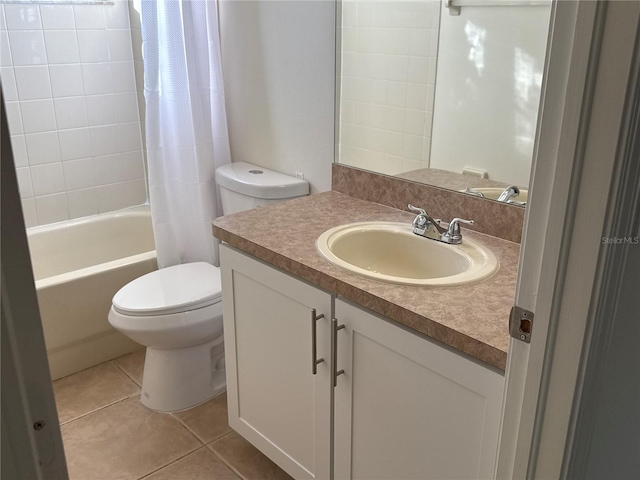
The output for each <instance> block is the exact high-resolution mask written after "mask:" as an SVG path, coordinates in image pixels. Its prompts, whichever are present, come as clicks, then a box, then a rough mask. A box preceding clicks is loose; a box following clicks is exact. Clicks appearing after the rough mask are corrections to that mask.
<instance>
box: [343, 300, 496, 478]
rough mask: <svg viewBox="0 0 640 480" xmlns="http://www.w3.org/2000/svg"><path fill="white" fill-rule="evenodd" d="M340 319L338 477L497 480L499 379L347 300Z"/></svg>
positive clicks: (433, 342) (466, 359) (446, 349)
mask: <svg viewBox="0 0 640 480" xmlns="http://www.w3.org/2000/svg"><path fill="white" fill-rule="evenodd" d="M335 316H336V318H337V319H338V324H343V325H344V326H345V328H343V329H341V330H338V333H337V368H338V369H344V374H342V375H340V376H339V377H338V378H337V387H336V388H335V443H334V444H335V451H334V455H335V478H336V479H347V478H353V479H367V480H373V479H384V480H389V479H428V478H433V479H445V478H451V479H454V478H455V479H461V478H482V479H488V478H493V476H494V464H495V457H496V449H497V444H498V429H499V424H500V410H501V400H502V389H503V384H504V376H503V374H502V373H501V372H498V371H496V370H493V369H491V368H489V367H486V366H483V365H481V364H479V363H477V362H475V361H474V360H473V359H471V358H470V357H466V356H464V355H463V354H460V353H457V352H455V351H453V350H452V349H450V348H448V347H446V346H444V345H442V344H440V343H438V342H435V341H432V340H430V339H427V338H425V337H422V336H419V335H417V334H415V333H411V332H409V331H407V330H406V329H404V328H402V327H400V326H398V325H392V324H391V323H389V322H388V321H386V320H384V319H383V318H382V317H379V316H377V315H375V314H373V313H370V312H367V311H364V310H362V309H360V308H359V307H356V306H354V305H352V304H350V303H347V302H345V301H343V300H341V299H339V300H336V313H335Z"/></svg>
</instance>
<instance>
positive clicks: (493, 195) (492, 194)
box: [460, 187, 529, 203]
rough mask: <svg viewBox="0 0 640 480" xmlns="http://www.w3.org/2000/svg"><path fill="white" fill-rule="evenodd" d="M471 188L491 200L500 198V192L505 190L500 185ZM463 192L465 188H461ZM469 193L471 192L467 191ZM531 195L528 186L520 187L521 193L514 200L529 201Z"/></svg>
mask: <svg viewBox="0 0 640 480" xmlns="http://www.w3.org/2000/svg"><path fill="white" fill-rule="evenodd" d="M469 188H470V189H471V190H473V191H475V192H480V193H482V194H483V195H484V198H488V199H490V200H498V197H499V196H500V194H501V193H502V192H503V191H504V188H500V187H478V188H476V187H469ZM460 191H461V192H465V190H460ZM465 193H469V192H465ZM528 197H529V190H527V189H526V188H521V189H520V194H519V195H518V196H517V197H513V198H512V200H514V201H515V202H522V203H527V198H528Z"/></svg>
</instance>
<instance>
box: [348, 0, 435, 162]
mask: <svg viewBox="0 0 640 480" xmlns="http://www.w3.org/2000/svg"><path fill="white" fill-rule="evenodd" d="M439 11H440V2H439V1H438V0H425V1H420V2H416V1H407V2H403V1H398V2H377V1H372V0H351V1H343V2H342V31H341V50H342V58H341V61H342V65H341V71H342V75H341V76H342V81H341V92H340V139H339V143H340V147H339V149H340V151H339V158H340V163H343V164H345V165H351V166H355V167H360V168H365V169H367V170H373V171H376V172H380V173H386V174H390V175H395V174H398V173H401V172H406V171H410V170H416V169H419V168H426V167H428V166H429V153H430V149H431V125H432V119H433V104H434V89H435V79H436V60H437V54H438V26H439V21H440V16H439Z"/></svg>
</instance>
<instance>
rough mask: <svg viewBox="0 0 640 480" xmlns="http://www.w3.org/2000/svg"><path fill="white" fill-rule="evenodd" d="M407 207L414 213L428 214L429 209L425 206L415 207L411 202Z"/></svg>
mask: <svg viewBox="0 0 640 480" xmlns="http://www.w3.org/2000/svg"><path fill="white" fill-rule="evenodd" d="M407 207H409V210H411V211H412V212H413V213H417V214H418V215H426V214H427V211H426V210H425V209H424V208H419V207H414V206H413V205H411V204H409V205H407Z"/></svg>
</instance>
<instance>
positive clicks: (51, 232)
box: [27, 206, 157, 380]
mask: <svg viewBox="0 0 640 480" xmlns="http://www.w3.org/2000/svg"><path fill="white" fill-rule="evenodd" d="M27 236H28V239H29V248H30V250H31V261H32V263H33V273H34V276H35V280H36V291H37V294H38V302H39V304H40V315H41V316H42V325H43V328H44V337H45V342H46V344H47V354H48V357H49V367H50V369H51V375H52V377H53V379H54V380H55V379H57V378H60V377H64V376H66V375H70V374H72V373H74V372H78V371H80V370H83V369H85V368H88V367H91V366H93V365H97V364H98V363H101V362H105V361H107V360H110V359H112V358H116V357H118V356H120V355H124V354H126V353H129V352H132V351H134V350H136V349H139V348H141V347H140V345H138V344H137V343H135V342H133V341H132V340H130V339H128V338H127V337H125V336H123V335H122V334H120V333H118V332H117V331H116V330H114V329H113V327H111V325H109V322H108V320H107V314H108V312H109V308H110V307H111V299H112V298H113V295H114V294H115V293H116V292H117V291H118V290H119V289H120V287H122V286H123V285H125V284H126V283H128V282H130V281H131V280H133V279H134V278H137V277H139V276H141V275H144V274H145V273H149V272H151V271H153V270H156V269H157V262H156V251H155V244H154V240H153V229H152V226H151V214H150V212H149V207H148V206H141V207H135V208H130V209H127V210H121V211H119V212H113V213H107V214H102V215H95V216H93V217H87V218H83V219H79V220H72V221H69V222H63V223H57V224H54V225H46V226H43V227H34V228H30V229H28V230H27Z"/></svg>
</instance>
